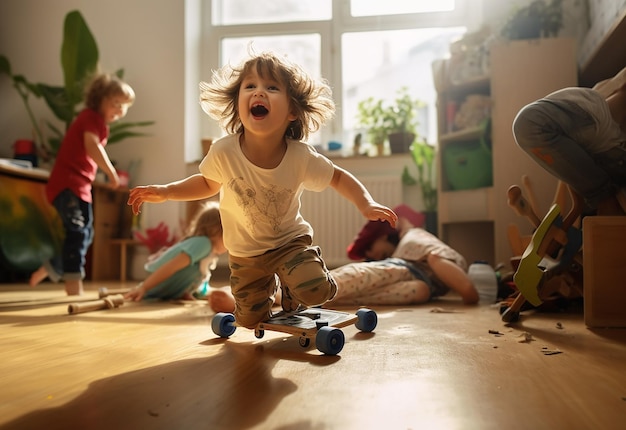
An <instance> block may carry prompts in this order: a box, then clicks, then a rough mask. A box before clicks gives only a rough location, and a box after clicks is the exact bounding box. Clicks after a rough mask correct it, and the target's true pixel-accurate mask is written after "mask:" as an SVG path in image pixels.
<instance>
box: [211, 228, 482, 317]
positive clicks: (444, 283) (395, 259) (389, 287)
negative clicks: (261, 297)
mask: <svg viewBox="0 0 626 430" xmlns="http://www.w3.org/2000/svg"><path fill="white" fill-rule="evenodd" d="M398 228H399V230H396V229H395V228H393V227H391V226H390V225H389V223H387V222H383V221H370V222H368V223H367V224H366V225H365V226H364V227H363V228H362V229H361V231H360V232H359V234H358V235H357V237H356V238H355V240H354V241H353V242H352V243H351V244H350V245H349V246H348V257H350V259H352V260H360V261H358V262H355V263H350V264H347V265H344V266H340V267H337V268H335V269H332V270H331V274H332V276H333V278H334V279H335V281H336V282H337V285H338V291H337V295H336V296H335V297H334V298H333V299H332V300H331V301H330V302H328V303H327V304H326V305H325V306H327V307H328V306H331V307H332V306H372V305H416V304H420V303H426V302H428V301H430V300H433V299H435V298H436V297H440V296H443V295H445V294H446V293H448V292H449V291H450V290H453V291H455V292H456V293H458V294H459V295H460V296H461V299H462V300H463V303H465V304H468V305H471V304H475V303H477V302H478V292H477V291H476V288H474V285H473V284H472V281H471V280H470V279H469V277H468V276H467V273H466V268H467V263H466V262H465V259H464V258H463V256H461V255H460V254H459V253H458V252H456V251H455V250H454V249H452V248H450V247H449V246H448V245H446V244H445V243H443V242H442V241H440V240H439V239H438V238H437V237H435V236H434V235H432V234H430V233H428V232H427V231H425V230H423V229H421V228H417V227H414V226H413V225H412V224H411V223H410V222H409V221H408V220H407V219H406V218H403V217H402V216H401V217H400V219H399V220H398ZM211 295H212V296H213V300H214V303H215V304H217V305H218V306H214V305H213V303H211V306H212V308H213V310H214V311H215V312H232V309H233V308H234V300H233V299H232V296H230V293H229V292H228V291H225V290H217V291H214V292H212V293H211ZM277 300H279V299H277Z"/></svg>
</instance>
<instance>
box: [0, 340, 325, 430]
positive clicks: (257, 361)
mask: <svg viewBox="0 0 626 430" xmlns="http://www.w3.org/2000/svg"><path fill="white" fill-rule="evenodd" d="M303 355H308V354H303ZM309 356H310V357H311V359H312V360H314V361H315V360H319V359H320V358H319V357H315V356H311V355H309ZM281 358H282V356H281V353H280V352H276V351H274V353H266V351H265V350H264V349H262V348H261V349H260V348H258V347H256V348H255V347H254V346H252V345H250V344H242V343H230V342H223V345H222V348H221V350H220V352H219V354H217V355H215V356H211V357H208V358H194V359H189V360H181V361H176V362H173V363H168V364H163V365H159V366H154V367H149V368H146V369H141V370H136V371H133V372H129V373H124V374H120V375H116V376H113V377H110V378H105V379H101V380H98V381H96V382H93V383H91V384H90V385H89V386H88V388H87V389H86V391H85V392H83V393H82V394H81V395H79V396H78V397H76V398H75V399H74V400H72V401H70V402H68V403H66V404H64V405H62V406H59V407H55V408H50V409H43V410H38V411H34V412H31V413H28V414H25V415H23V416H21V417H19V418H17V419H15V420H13V421H11V422H9V423H6V424H5V425H2V426H0V429H2V430H9V429H37V428H45V429H50V430H56V429H59V430H61V429H62V430H72V429H81V430H82V429H89V430H91V429H113V428H120V429H121V428H124V429H128V428H136V429H140V428H146V429H246V428H250V427H253V426H255V425H258V424H259V423H261V422H263V421H264V420H266V419H267V417H268V416H269V415H270V414H272V413H273V411H274V410H275V409H276V408H278V407H279V405H280V403H281V401H282V399H283V398H285V397H286V396H288V395H289V394H291V393H293V392H295V391H296V390H297V388H298V387H297V386H296V385H295V384H294V383H293V382H292V381H290V380H288V379H285V378H274V377H273V376H272V369H273V367H274V365H275V364H276V362H277V361H278V360H279V359H281ZM223 369H226V370H223Z"/></svg>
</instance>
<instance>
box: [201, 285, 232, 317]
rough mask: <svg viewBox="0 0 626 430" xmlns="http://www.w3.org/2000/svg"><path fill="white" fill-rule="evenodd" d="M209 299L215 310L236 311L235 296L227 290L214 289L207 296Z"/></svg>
mask: <svg viewBox="0 0 626 430" xmlns="http://www.w3.org/2000/svg"><path fill="white" fill-rule="evenodd" d="M207 301H208V302H209V306H210V307H211V309H212V310H213V312H234V311H235V298H234V297H233V295H232V294H231V293H230V292H228V291H225V290H213V291H211V292H210V293H209V295H208V296H207Z"/></svg>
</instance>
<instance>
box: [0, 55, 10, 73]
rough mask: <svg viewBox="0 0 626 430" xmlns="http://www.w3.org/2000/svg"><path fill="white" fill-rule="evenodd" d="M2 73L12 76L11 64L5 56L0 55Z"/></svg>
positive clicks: (0, 71)
mask: <svg viewBox="0 0 626 430" xmlns="http://www.w3.org/2000/svg"><path fill="white" fill-rule="evenodd" d="M0 73H5V74H7V75H9V76H11V63H9V59H8V58H7V57H5V56H4V55H0Z"/></svg>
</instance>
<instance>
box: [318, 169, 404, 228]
mask: <svg viewBox="0 0 626 430" xmlns="http://www.w3.org/2000/svg"><path fill="white" fill-rule="evenodd" d="M330 186H331V187H333V188H334V189H335V190H336V191H337V192H338V193H339V194H341V195H342V196H343V197H345V198H346V199H348V200H349V201H350V202H352V204H354V205H355V206H356V207H357V209H358V210H359V211H360V212H361V214H363V216H364V217H365V218H367V219H369V220H370V221H375V220H381V221H387V222H389V224H391V226H392V227H395V226H396V221H397V220H398V216H397V215H396V213H395V212H394V211H392V210H391V209H389V208H388V207H387V206H383V205H381V204H379V203H376V202H375V201H374V199H373V198H372V196H371V194H370V193H369V191H367V189H366V188H365V186H364V185H363V184H362V183H361V182H359V180H358V179H357V178H355V177H354V175H352V174H351V173H350V172H348V171H347V170H344V169H342V168H341V167H338V166H335V173H334V174H333V179H332V180H331V182H330Z"/></svg>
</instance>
